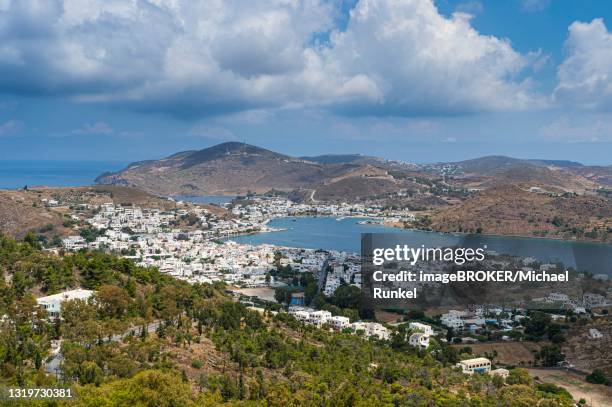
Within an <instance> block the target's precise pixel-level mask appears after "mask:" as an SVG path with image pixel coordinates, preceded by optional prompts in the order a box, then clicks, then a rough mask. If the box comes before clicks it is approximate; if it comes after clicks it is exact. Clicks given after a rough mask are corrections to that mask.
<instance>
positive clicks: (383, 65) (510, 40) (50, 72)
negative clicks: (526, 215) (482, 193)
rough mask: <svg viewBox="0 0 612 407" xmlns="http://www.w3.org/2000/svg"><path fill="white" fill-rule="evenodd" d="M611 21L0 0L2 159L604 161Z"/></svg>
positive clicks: (522, 9)
mask: <svg viewBox="0 0 612 407" xmlns="http://www.w3.org/2000/svg"><path fill="white" fill-rule="evenodd" d="M611 30H612V5H611V4H610V3H609V2H606V1H586V0H585V1H570V0H548V1H547V0H506V1H478V0H467V1H450V0H437V1H434V2H432V1H431V0H403V1H399V0H395V1H393V0H359V1H355V0H339V1H329V0H303V1H299V0H291V1H289V0H253V1H249V2H239V1H215V0H208V1H205V2H194V1H180V0H177V1H170V0H155V1H153V0H151V1H143V0H139V1H136V0H134V1H129V2H128V1H114V0H107V1H103V0H87V1H80V2H75V1H69V0H44V1H38V2H36V1H15V0H0V160H9V159H45V160H65V159H73V160H120V161H134V160H141V159H149V158H159V157H163V156H167V155H170V154H172V153H174V152H177V151H182V150H187V149H201V148H205V147H208V146H211V145H214V144H217V143H220V142H223V141H229V140H239V141H246V142H248V143H251V144H256V145H260V146H263V147H267V148H271V149H274V150H277V151H280V152H284V153H288V154H293V155H314V154H325V153H363V154H372V155H379V156H383V157H386V158H391V159H400V160H404V161H412V162H431V161H449V160H461V159H467V158H473V157H476V156H481V155H487V154H503V155H511V156H516V157H525V158H549V159H570V160H577V161H581V162H584V163H588V164H605V165H610V164H612V159H610V157H612V154H610V153H611V152H612V116H611V115H610V110H611V108H612V82H611V79H610V78H612V33H611Z"/></svg>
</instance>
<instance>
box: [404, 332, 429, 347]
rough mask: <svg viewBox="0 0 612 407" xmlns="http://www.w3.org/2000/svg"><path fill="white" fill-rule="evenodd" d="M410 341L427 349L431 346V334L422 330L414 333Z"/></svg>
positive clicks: (413, 344)
mask: <svg viewBox="0 0 612 407" xmlns="http://www.w3.org/2000/svg"><path fill="white" fill-rule="evenodd" d="M408 343H410V346H413V347H415V348H420V349H427V348H428V347H429V334H426V333H422V332H417V333H415V334H412V335H410V338H409V339H408Z"/></svg>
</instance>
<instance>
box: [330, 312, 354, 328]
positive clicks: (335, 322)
mask: <svg viewBox="0 0 612 407" xmlns="http://www.w3.org/2000/svg"><path fill="white" fill-rule="evenodd" d="M327 323H328V324H329V325H331V327H332V328H334V329H335V330H337V331H341V330H343V329H344V328H348V326H349V325H350V320H349V319H348V317H341V316H338V315H336V316H334V317H331V318H328V319H327Z"/></svg>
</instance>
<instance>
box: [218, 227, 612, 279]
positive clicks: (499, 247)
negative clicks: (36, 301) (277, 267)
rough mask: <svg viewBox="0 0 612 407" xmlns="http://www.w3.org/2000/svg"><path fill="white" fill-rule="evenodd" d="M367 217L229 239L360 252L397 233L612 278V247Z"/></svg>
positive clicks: (409, 240)
mask: <svg viewBox="0 0 612 407" xmlns="http://www.w3.org/2000/svg"><path fill="white" fill-rule="evenodd" d="M363 220H364V219H363V218H351V217H347V218H338V219H336V218H334V217H287V218H278V219H274V220H272V221H271V222H270V223H268V226H269V227H271V228H274V229H278V231H276V232H264V233H256V234H250V235H243V236H234V237H231V238H229V239H228V240H233V241H235V242H238V243H247V244H253V245H258V244H273V245H278V246H286V247H303V248H310V249H327V250H341V251H348V252H355V253H359V252H360V250H361V234H362V233H397V234H401V235H403V236H402V242H403V243H406V244H410V245H411V246H412V247H421V245H425V247H449V246H454V245H458V246H460V247H464V248H467V247H472V248H479V247H486V249H487V250H491V251H494V252H497V253H499V254H508V255H514V256H521V257H533V258H535V259H537V260H539V261H540V262H543V263H546V262H557V261H560V262H562V263H563V264H565V265H566V266H568V267H573V268H575V269H577V270H579V271H588V272H590V273H593V274H607V275H609V276H612V245H610V244H604V243H591V242H574V241H566V240H559V239H541V238H529V237H514V236H490V235H465V234H452V233H437V232H427V231H420V230H406V229H397V228H393V227H389V226H384V225H379V224H361V223H359V222H361V221H363Z"/></svg>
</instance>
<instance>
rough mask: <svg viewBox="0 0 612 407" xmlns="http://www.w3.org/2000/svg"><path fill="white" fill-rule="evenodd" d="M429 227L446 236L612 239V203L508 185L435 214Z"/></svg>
mask: <svg viewBox="0 0 612 407" xmlns="http://www.w3.org/2000/svg"><path fill="white" fill-rule="evenodd" d="M430 226H431V228H432V229H434V230H437V231H441V232H469V233H485V234H499V235H521V236H541V237H555V238H565V239H592V240H601V241H612V233H611V232H610V231H612V201H610V200H609V199H605V198H601V197H597V196H579V195H573V194H566V195H563V196H557V195H553V194H543V193H533V192H529V191H526V190H524V189H522V188H520V187H518V186H515V185H503V186H497V187H493V188H490V189H487V190H484V191H481V192H478V193H476V194H474V195H473V196H471V197H470V198H468V199H466V200H465V201H463V202H461V203H459V204H457V205H454V206H451V207H447V208H443V209H441V210H439V211H437V212H435V213H434V214H433V215H432V217H431V225H430Z"/></svg>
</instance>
